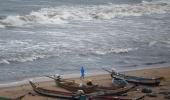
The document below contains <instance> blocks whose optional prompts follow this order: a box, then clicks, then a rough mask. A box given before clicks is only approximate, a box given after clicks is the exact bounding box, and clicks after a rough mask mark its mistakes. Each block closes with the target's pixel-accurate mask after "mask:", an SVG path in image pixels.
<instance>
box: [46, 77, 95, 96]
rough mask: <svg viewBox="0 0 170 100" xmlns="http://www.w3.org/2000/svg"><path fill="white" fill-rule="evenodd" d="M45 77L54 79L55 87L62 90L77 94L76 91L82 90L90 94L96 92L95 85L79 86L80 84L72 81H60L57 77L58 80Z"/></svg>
mask: <svg viewBox="0 0 170 100" xmlns="http://www.w3.org/2000/svg"><path fill="white" fill-rule="evenodd" d="M46 77H49V78H51V79H54V80H55V82H56V85H57V86H59V87H62V88H64V89H66V90H69V91H72V92H77V91H78V90H83V91H84V92H85V93H92V92H94V91H96V88H97V87H98V86H97V85H83V86H80V84H78V83H76V82H75V81H74V80H72V81H69V80H62V79H60V78H59V77H58V78H54V77H52V76H46Z"/></svg>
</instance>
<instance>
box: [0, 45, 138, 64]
mask: <svg viewBox="0 0 170 100" xmlns="http://www.w3.org/2000/svg"><path fill="white" fill-rule="evenodd" d="M134 50H137V48H111V49H77V50H75V49H54V48H51V49H50V50H45V51H41V50H39V51H38V50H36V51H31V53H29V52H26V51H25V53H18V52H17V53H15V54H13V55H10V54H8V55H5V56H3V55H1V56H0V64H10V63H17V62H20V63H22V62H28V61H34V60H37V59H42V58H49V57H57V56H63V55H80V56H81V55H85V56H88V55H91V54H92V55H99V56H102V55H107V54H111V53H116V54H120V53H128V52H129V51H134Z"/></svg>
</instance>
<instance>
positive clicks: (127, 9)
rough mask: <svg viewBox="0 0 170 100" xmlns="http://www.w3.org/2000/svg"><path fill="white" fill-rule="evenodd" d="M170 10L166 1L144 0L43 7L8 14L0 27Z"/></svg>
mask: <svg viewBox="0 0 170 100" xmlns="http://www.w3.org/2000/svg"><path fill="white" fill-rule="evenodd" d="M169 11H170V3H169V2H167V1H166V2H165V1H159V2H158V1H149V2H147V1H144V2H143V3H141V4H131V5H130V4H120V5H118V4H107V5H93V6H83V5H81V6H74V7H73V6H59V7H54V8H42V9H40V10H39V11H33V12H31V13H30V14H28V15H25V16H20V15H18V16H7V17H6V18H4V19H1V20H0V27H1V28H4V27H6V26H23V25H24V26H25V25H30V24H31V25H32V24H33V25H34V24H63V23H68V22H70V21H72V20H77V21H84V20H103V19H112V18H115V17H124V16H142V15H150V14H162V13H167V12H169Z"/></svg>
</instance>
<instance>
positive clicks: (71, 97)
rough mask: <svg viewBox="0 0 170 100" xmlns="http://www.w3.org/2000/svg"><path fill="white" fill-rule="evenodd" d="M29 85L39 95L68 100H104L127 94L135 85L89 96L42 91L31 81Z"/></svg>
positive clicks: (102, 91)
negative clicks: (107, 97)
mask: <svg viewBox="0 0 170 100" xmlns="http://www.w3.org/2000/svg"><path fill="white" fill-rule="evenodd" d="M30 84H31V86H32V88H33V90H34V91H35V92H36V93H38V94H40V95H44V96H49V97H55V98H62V99H69V100H80V98H81V97H85V98H87V100H88V99H89V100H96V99H94V98H95V97H96V98H100V97H101V98H104V96H108V95H112V96H113V95H121V94H124V93H127V92H128V91H130V90H131V89H133V88H134V87H135V85H128V86H127V87H124V88H120V89H116V90H100V91H97V92H94V93H89V94H85V95H84V94H76V93H71V92H62V91H55V90H48V89H44V88H41V87H37V86H36V85H35V84H34V83H33V82H31V81H30ZM112 98H113V97H112ZM83 100H84V99H83ZM97 100H98V99H97ZM100 100H101V99H100ZM106 100H107V99H106ZM113 100H114V99H113ZM115 100H119V99H115ZM125 100H126V99H125Z"/></svg>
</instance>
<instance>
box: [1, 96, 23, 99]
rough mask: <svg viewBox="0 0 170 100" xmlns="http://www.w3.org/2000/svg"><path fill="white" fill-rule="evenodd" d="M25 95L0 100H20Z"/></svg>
mask: <svg viewBox="0 0 170 100" xmlns="http://www.w3.org/2000/svg"><path fill="white" fill-rule="evenodd" d="M24 96H25V95H22V96H19V97H17V98H8V97H2V96H1V97H0V100H22V98H23V97H24Z"/></svg>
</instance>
